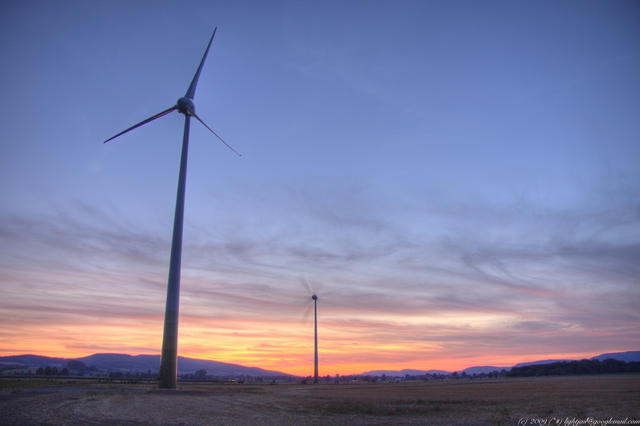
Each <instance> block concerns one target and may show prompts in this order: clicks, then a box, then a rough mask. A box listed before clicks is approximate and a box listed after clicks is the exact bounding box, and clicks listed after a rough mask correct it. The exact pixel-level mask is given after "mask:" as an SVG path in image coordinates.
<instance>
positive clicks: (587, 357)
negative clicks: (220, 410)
mask: <svg viewBox="0 0 640 426" xmlns="http://www.w3.org/2000/svg"><path fill="white" fill-rule="evenodd" d="M625 352H640V351H635V350H633V349H628V350H620V351H614V352H599V353H597V354H595V355H591V356H584V357H577V358H571V357H569V358H567V357H561V358H556V357H550V358H540V359H535V360H533V359H532V360H525V361H519V362H515V363H511V364H499V363H487V364H482V365H479V364H474V365H467V366H466V367H462V368H456V369H445V368H438V367H429V368H424V367H423V368H407V367H403V368H397V367H394V368H375V369H373V368H372V369H369V370H365V371H360V372H358V373H354V372H352V373H333V374H331V373H323V374H318V377H324V376H327V375H329V376H336V374H339V375H340V376H350V375H359V374H364V373H368V372H371V371H402V370H417V371H430V370H433V371H445V372H449V373H453V372H457V371H463V370H465V369H468V368H473V367H496V368H511V367H514V366H516V365H518V364H521V363H529V362H539V361H546V360H582V359H591V358H593V357H597V356H600V355H605V354H608V353H625ZM94 355H125V356H131V357H136V356H157V357H160V356H161V354H160V353H157V354H150V353H146V354H142V353H141V354H135V355H134V354H128V353H118V352H99V353H93V354H90V355H83V356H74V357H60V356H50V355H40V354H35V353H22V354H13V355H2V356H43V357H47V358H60V359H78V358H88V357H91V356H94ZM180 357H182V358H189V359H197V360H201V361H214V362H224V363H228V364H233V365H239V366H242V367H249V368H261V369H263V370H268V371H275V372H279V373H283V374H287V375H292V376H298V377H311V376H313V374H312V373H308V374H300V373H292V372H289V371H280V370H272V369H268V368H263V367H261V366H259V365H243V364H238V363H234V362H230V361H219V360H215V359H206V358H194V357H190V356H184V355H178V358H180Z"/></svg>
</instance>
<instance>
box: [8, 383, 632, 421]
mask: <svg viewBox="0 0 640 426" xmlns="http://www.w3.org/2000/svg"><path fill="white" fill-rule="evenodd" d="M1 385H2V386H1V389H0V423H1V424H9V425H12V424H21V425H22V424H56V425H58V424H65V425H86V424H134V425H154V424H175V425H177V424H194V425H195V424H225V425H226V424H229V425H237V424H247V425H248V424H251V425H258V424H268V425H286V424H339V425H343V424H443V425H451V424H453V425H455V424H480V425H483V424H486V425H490V424H545V423H542V422H546V424H569V423H567V420H569V421H571V420H574V421H587V419H589V418H591V419H594V420H603V419H610V418H613V419H614V420H624V419H626V418H628V419H629V420H631V419H640V376H638V375H612V376H575V377H543V378H531V379H497V380H496V379H494V380H451V381H437V382H436V381H430V382H407V383H378V384H322V385H297V384H291V385H287V384H278V385H249V384H242V385H240V384H233V385H224V384H207V383H205V384H196V383H184V384H180V385H179V386H178V389H177V390H158V389H156V388H155V387H154V386H153V385H150V384H137V385H129V384H104V383H97V382H82V383H80V382H75V383H74V382H62V381H58V382H44V381H30V380H22V381H17V380H10V379H2V381H1ZM538 421H539V422H540V423H536V422H538ZM525 422H526V423H525ZM573 424H577V423H573ZM583 424H588V423H583ZM636 424H639V423H636Z"/></svg>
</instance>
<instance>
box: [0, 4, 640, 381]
mask: <svg viewBox="0 0 640 426" xmlns="http://www.w3.org/2000/svg"><path fill="white" fill-rule="evenodd" d="M0 16H1V17H0V20H1V21H0V23H1V25H0V31H1V32H2V36H1V37H0V53H1V54H2V57H3V58H4V60H3V62H4V65H3V67H2V68H1V71H0V72H1V75H2V79H0V84H1V85H2V93H3V94H4V97H5V100H6V101H5V102H4V103H2V105H1V106H0V108H2V110H1V111H0V112H1V114H0V116H1V117H2V119H1V120H2V155H1V156H0V158H1V159H0V161H1V163H0V164H1V167H0V173H1V175H0V177H1V179H0V182H1V184H0V185H1V186H0V191H2V196H3V200H4V201H3V203H2V205H1V206H0V217H1V218H2V220H1V221H0V241H1V244H0V245H1V248H0V285H1V288H2V289H3V292H4V293H5V294H4V297H2V299H3V301H2V302H0V319H2V320H3V322H5V323H6V322H7V321H11V322H12V324H14V323H15V324H14V326H15V327H16V331H15V333H16V335H13V334H11V333H10V332H6V331H5V332H4V334H3V335H0V348H4V349H5V352H6V353H18V352H20V353H21V352H37V351H38V350H40V352H45V351H48V352H49V353H51V354H54V353H60V354H78V355H82V354H88V352H106V351H121V352H128V353H152V352H154V351H155V352H158V350H159V347H160V333H161V316H162V309H163V304H164V288H165V286H166V274H167V268H168V254H169V241H170V235H171V234H170V232H171V225H172V221H173V208H174V207H173V206H174V202H175V190H176V185H177V173H178V161H179V153H180V140H181V134H182V123H183V118H182V116H181V115H179V114H177V113H174V114H171V115H169V116H167V117H164V118H162V119H159V120H156V121H154V122H153V123H150V124H148V125H146V126H144V127H141V128H139V129H137V130H136V131H134V132H131V133H129V134H127V135H124V136H122V137H120V138H119V139H117V140H114V141H112V142H110V143H108V144H102V141H103V140H105V139H106V138H108V137H110V136H112V135H113V134H115V133H117V132H119V131H120V130H122V129H124V128H126V127H128V126H130V125H132V124H134V123H136V122H138V121H140V120H142V119H144V118H146V117H148V116H151V115H153V114H155V113H157V112H159V111H162V110H163V109H166V108H168V107H170V106H172V105H173V104H174V103H175V102H176V100H177V99H178V98H179V97H180V96H182V95H183V94H184V92H185V91H186V89H187V86H188V84H189V82H190V81H191V78H192V76H193V73H194V71H195V69H196V67H197V64H198V61H199V60H200V57H201V55H202V53H203V51H204V48H205V47H206V43H207V41H208V38H209V36H210V34H211V31H212V29H213V27H214V26H216V25H217V26H218V33H217V35H216V38H215V40H214V44H213V46H212V50H211V52H210V54H209V57H208V60H207V63H206V64H205V66H204V69H203V71H202V75H201V78H200V82H199V85H198V90H197V93H196V97H195V104H196V109H197V112H198V114H199V116H200V117H201V118H202V119H204V120H205V122H207V123H208V124H209V125H210V126H211V127H213V128H214V129H215V130H216V131H217V132H218V133H219V134H221V135H222V136H223V137H224V138H225V139H226V140H227V141H229V142H230V143H231V144H232V145H233V146H234V147H235V148H236V149H238V150H239V151H240V152H242V153H243V154H244V156H243V157H242V158H237V157H236V156H234V155H233V153H231V152H230V151H228V150H227V149H226V148H225V147H224V146H223V145H222V144H220V143H219V142H218V141H217V140H216V139H215V138H214V137H213V136H212V135H210V134H209V133H208V131H207V130H206V129H204V127H202V126H200V125H199V124H198V123H192V130H191V143H190V153H189V155H190V156H189V171H188V178H187V202H186V210H185V215H186V219H185V235H184V255H183V294H182V296H183V297H182V305H181V315H182V317H181V318H182V319H181V321H182V322H181V327H182V328H181V333H182V334H181V336H185V338H184V339H183V337H181V345H183V346H182V349H181V351H182V353H185V354H187V355H188V354H192V355H194V356H195V355H198V356H202V357H205V356H206V357H209V358H212V359H219V360H224V361H230V362H233V361H243V362H245V363H247V362H248V363H254V364H256V365H257V364H261V365H262V366H266V367H269V366H272V367H273V368H276V367H277V368H280V369H282V370H287V369H289V370H287V371H295V372H297V371H298V370H297V368H308V365H310V363H311V357H309V356H308V354H307V352H308V349H309V348H308V347H306V346H305V343H304V339H305V338H306V337H305V336H306V334H305V333H306V331H305V330H306V329H305V328H304V327H305V325H304V324H302V322H301V321H300V317H301V316H302V314H301V313H300V312H301V311H303V310H304V304H306V303H307V297H308V295H307V294H306V290H305V289H304V286H302V285H301V281H303V280H304V279H305V277H306V279H308V280H309V281H310V282H311V283H312V284H313V285H314V286H315V287H316V289H317V290H318V292H319V293H320V297H321V301H322V302H323V303H324V304H323V305H321V306H322V307H323V309H324V311H323V312H324V313H325V314H324V318H325V330H324V336H325V338H324V340H321V349H322V348H323V345H324V349H325V350H324V353H322V351H321V362H323V363H324V364H325V365H329V366H333V367H332V368H333V370H331V369H330V371H328V373H333V372H341V373H343V372H358V371H355V370H357V369H358V368H359V366H362V367H363V368H364V367H365V364H372V365H373V364H375V365H377V366H391V367H393V366H397V367H401V368H408V367H410V366H424V367H433V368H445V367H446V368H458V364H455V362H451V361H450V360H451V359H457V360H459V361H458V363H459V364H460V365H459V367H460V368H463V367H466V366H468V365H464V364H465V363H467V362H468V363H473V362H481V361H483V360H484V359H483V358H482V357H481V355H482V354H485V353H486V354H488V355H487V359H496V360H497V361H501V362H505V363H509V362H510V361H511V360H514V361H516V360H521V359H523V358H524V357H527V356H534V355H540V356H545V355H554V354H555V355H563V354H569V355H570V354H574V355H575V354H577V355H581V354H585V355H586V354H592V355H595V354H597V353H600V352H605V351H611V350H627V349H637V343H638V341H639V337H640V335H639V334H638V331H637V330H638V329H639V328H638V325H639V320H640V317H639V315H638V311H637V306H638V302H639V301H640V289H639V285H640V268H639V266H638V265H639V264H640V247H639V246H638V242H639V241H640V192H639V188H640V169H639V167H638V165H637V164H638V160H637V159H638V158H640V144H639V143H638V135H639V134H640V120H638V111H640V77H638V76H639V75H640V24H639V22H640V20H639V19H638V18H639V17H640V5H639V4H638V3H637V2H631V1H619V2H604V1H602V2H601V1H597V2H593V1H581V2H546V1H545V2H461V1H460V2H459V1H455V2H436V1H427V2H410V1H400V2H383V1H380V2H355V1H353V2H269V3H265V2H250V1H247V2H197V1H193V2H186V4H185V3H183V2H118V1H115V2H102V1H91V2H79V1H78V2H64V1H63V2H44V1H43V2H20V3H17V2H13V3H7V2H5V3H3V4H2V6H0ZM320 290H322V291H320ZM324 293H326V296H325V294H324ZM97 301H100V303H99V305H100V307H99V309H97V308H96V310H93V309H87V307H88V306H96V305H95V304H96V303H97ZM62 306H64V308H62ZM95 312H99V313H100V318H101V319H96V315H95ZM45 313H46V314H45ZM136 316H142V317H144V318H145V321H146V322H145V326H144V327H143V328H140V329H136V330H138V331H130V332H127V331H124V333H125V334H126V333H129V335H127V336H126V338H123V339H122V340H117V339H116V340H113V341H112V340H110V339H112V336H113V335H121V334H122V333H123V331H122V330H121V329H120V328H118V327H120V326H122V324H125V323H127V321H129V320H130V319H131V318H132V317H136ZM104 318H108V320H106V325H105V320H104ZM111 322H113V324H111ZM78 323H82V324H87V325H91V324H94V325H95V327H93V328H92V329H91V330H94V332H91V331H87V330H83V331H82V332H74V331H73V324H78ZM109 324H110V325H109ZM291 324H294V325H291ZM205 325H206V326H205ZM98 326H100V327H98ZM51 327H53V328H51ZM105 327H106V328H105ZM109 327H112V328H109ZM205 329H206V333H211V334H212V335H213V336H215V339H214V340H213V341H212V342H211V341H207V343H203V341H202V339H201V338H200V337H198V336H201V335H202V334H201V333H205V331H203V330H205ZM239 329H242V330H244V333H247V334H246V335H239V334H237V331H230V330H239ZM291 329H295V330H296V331H295V332H292V331H290V330H291ZM56 330H57V331H61V330H64V333H66V335H67V336H68V338H67V339H62V340H58V341H54V340H51V338H50V337H49V336H51V335H52V334H55V332H56ZM95 330H100V331H95ZM74 333H75V334H74ZM92 333H93V334H92ZM149 333H151V334H150V335H149ZM199 333H200V334H199ZM234 333H236V334H234ZM298 333H299V334H298ZM17 335H21V336H26V337H24V338H22V340H20V339H18V338H17ZM87 335H88V336H89V337H83V336H87ZM45 336H46V338H45ZM141 336H145V337H144V338H143V337H141ZM287 336H294V337H295V338H293V337H292V338H291V339H287ZM199 339H200V340H199ZM63 340H64V341H63ZM45 341H46V343H43V342H45ZM215 341H218V342H224V343H221V344H219V345H216V344H215ZM247 342H250V343H247ZM478 342H482V344H481V347H479V345H480V344H479V343H478ZM634 345H635V347H634ZM266 347H268V348H269V349H268V351H267V350H266V349H265V348H266ZM264 351H267V352H264ZM305 351H306V352H305ZM372 352H375V353H378V354H379V356H378V358H372V357H371V355H370V354H371V353H372ZM265 353H268V355H264V354H265ZM298 353H299V357H298V355H296V356H293V355H290V354H298ZM305 357H306V358H305ZM447 360H448V361H447ZM497 361H496V362H497ZM447 362H449V364H446V363H447ZM445 364H446V365H445ZM300 366H302V367H300Z"/></svg>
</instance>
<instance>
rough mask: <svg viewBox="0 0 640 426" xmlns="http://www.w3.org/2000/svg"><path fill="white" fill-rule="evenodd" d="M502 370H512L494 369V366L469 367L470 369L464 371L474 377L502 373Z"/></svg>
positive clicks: (506, 368) (508, 368) (509, 368)
mask: <svg viewBox="0 0 640 426" xmlns="http://www.w3.org/2000/svg"><path fill="white" fill-rule="evenodd" d="M502 370H511V367H492V366H486V367H469V368H465V369H464V370H462V371H463V372H465V373H467V374H469V375H474V374H489V373H493V372H494V371H502Z"/></svg>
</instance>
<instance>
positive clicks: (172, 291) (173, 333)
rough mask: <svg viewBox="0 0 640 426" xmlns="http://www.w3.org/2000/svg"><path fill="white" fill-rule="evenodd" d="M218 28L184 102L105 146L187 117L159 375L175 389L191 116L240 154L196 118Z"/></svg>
mask: <svg viewBox="0 0 640 426" xmlns="http://www.w3.org/2000/svg"><path fill="white" fill-rule="evenodd" d="M217 29H218V27H216V28H214V30H213V34H212V35H211V39H209V44H208V45H207V49H206V50H205V51H204V55H202V60H201V61H200V65H199V66H198V70H197V71H196V73H195V75H194V76H193V79H192V80H191V84H190V85H189V88H188V89H187V93H185V95H184V96H183V97H181V98H180V99H178V102H177V103H176V104H175V105H174V106H172V107H171V108H168V109H166V110H164V111H162V112H159V113H158V114H156V115H154V116H152V117H150V118H147V119H146V120H144V121H141V122H140V123H138V124H135V125H133V126H131V127H129V128H128V129H126V130H123V131H122V132H120V133H118V134H117V135H115V136H112V137H110V138H109V139H107V140H106V141H104V142H105V143H107V142H109V141H110V140H112V139H115V138H117V137H118V136H121V135H123V134H125V133H127V132H129V131H131V130H133V129H135V128H137V127H140V126H142V125H144V124H147V123H149V122H150V121H153V120H155V119H156V118H160V117H162V116H164V115H167V114H169V113H170V112H172V111H174V110H177V111H178V112H179V113H181V114H184V135H183V137H182V153H181V156H180V173H179V175H178V195H177V197H176V211H175V216H174V219H173V239H172V241H171V258H170V261H169V282H168V285H167V303H166V307H165V312H164V333H163V337H162V360H161V362H160V375H159V379H160V380H159V386H160V387H161V388H172V389H173V388H175V387H176V382H177V374H178V310H179V305H180V261H181V257H182V223H183V216H184V188H185V183H186V179H187V153H188V150H189V127H190V120H191V117H194V118H195V119H196V120H198V121H199V122H200V123H202V124H203V125H204V127H206V128H207V129H209V131H210V132H211V133H213V134H214V135H215V136H216V137H217V138H218V139H220V141H222V143H224V144H225V145H226V146H227V147H228V148H229V149H230V150H232V151H233V152H235V153H236V154H237V155H238V156H240V154H239V153H238V152H237V151H236V150H235V149H233V148H232V147H231V145H229V144H228V143H227V142H225V141H224V139H222V138H221V137H220V136H218V134H217V133H216V132H214V131H213V130H211V128H210V127H209V126H207V125H206V124H205V123H204V121H202V120H201V119H200V117H198V116H197V115H196V109H195V105H194V104H193V97H194V96H195V94H196V85H197V84H198V78H200V71H202V66H203V65H204V61H205V59H207V54H208V53H209V48H210V47H211V43H212V42H213V37H214V36H215V35H216V30H217Z"/></svg>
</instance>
